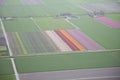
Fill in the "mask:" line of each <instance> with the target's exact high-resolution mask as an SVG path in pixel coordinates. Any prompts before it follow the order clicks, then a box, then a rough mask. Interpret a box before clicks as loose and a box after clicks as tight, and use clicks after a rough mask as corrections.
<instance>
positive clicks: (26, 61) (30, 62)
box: [15, 51, 120, 73]
mask: <svg viewBox="0 0 120 80" xmlns="http://www.w3.org/2000/svg"><path fill="white" fill-rule="evenodd" d="M119 53H120V51H112V52H111V51H110V52H109V51H107V52H91V53H90V52H88V53H87V52H86V53H85V54H84V52H83V54H82V52H81V53H75V54H73V53H71V54H54V55H47V56H46V55H40V56H28V57H17V58H15V62H16V65H17V70H18V72H19V73H32V72H48V71H60V70H75V69H90V68H107V67H120V60H119V56H120V54H119ZM88 64H89V65H88Z"/></svg>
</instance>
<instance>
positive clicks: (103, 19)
mask: <svg viewBox="0 0 120 80" xmlns="http://www.w3.org/2000/svg"><path fill="white" fill-rule="evenodd" d="M96 20H98V21H100V22H102V23H104V24H107V25H109V26H111V27H113V28H120V23H118V22H115V21H113V20H111V19H109V18H107V17H98V18H96Z"/></svg>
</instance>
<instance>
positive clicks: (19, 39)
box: [15, 32, 27, 54]
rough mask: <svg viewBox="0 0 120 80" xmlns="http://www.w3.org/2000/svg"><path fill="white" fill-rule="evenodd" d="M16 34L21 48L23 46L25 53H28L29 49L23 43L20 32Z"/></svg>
mask: <svg viewBox="0 0 120 80" xmlns="http://www.w3.org/2000/svg"><path fill="white" fill-rule="evenodd" d="M15 35H16V37H17V39H18V41H19V42H20V45H21V48H22V50H23V52H24V54H27V50H26V49H25V46H24V44H23V42H22V40H21V38H20V36H19V34H18V33H17V32H15Z"/></svg>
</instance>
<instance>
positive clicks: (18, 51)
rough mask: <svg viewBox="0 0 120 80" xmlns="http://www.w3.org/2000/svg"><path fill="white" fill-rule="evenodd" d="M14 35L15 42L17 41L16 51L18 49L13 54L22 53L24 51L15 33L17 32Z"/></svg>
mask: <svg viewBox="0 0 120 80" xmlns="http://www.w3.org/2000/svg"><path fill="white" fill-rule="evenodd" d="M12 35H13V40H14V43H15V44H14V45H15V48H14V51H16V50H17V51H16V53H13V54H14V55H20V54H22V53H24V52H23V50H22V47H21V46H20V43H19V41H18V39H17V37H16V35H15V33H12Z"/></svg>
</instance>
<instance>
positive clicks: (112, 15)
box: [105, 14, 120, 23]
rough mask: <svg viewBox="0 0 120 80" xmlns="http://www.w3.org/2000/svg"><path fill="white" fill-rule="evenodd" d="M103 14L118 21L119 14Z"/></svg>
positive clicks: (119, 20)
mask: <svg viewBox="0 0 120 80" xmlns="http://www.w3.org/2000/svg"><path fill="white" fill-rule="evenodd" d="M105 16H107V17H109V18H111V19H112V20H115V21H117V22H119V23H120V14H106V15H105Z"/></svg>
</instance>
